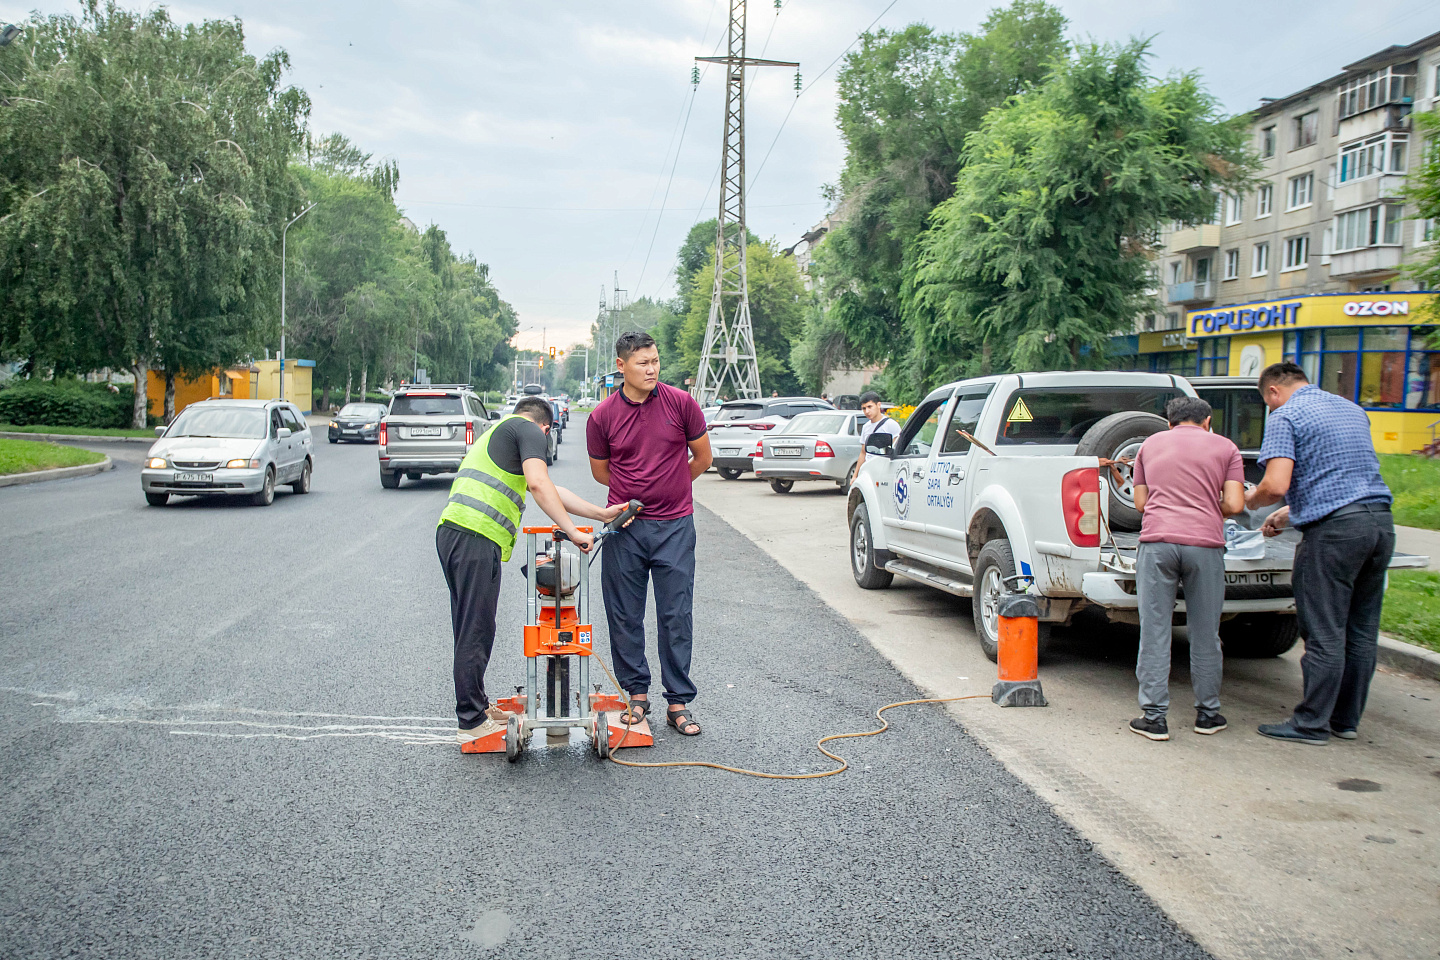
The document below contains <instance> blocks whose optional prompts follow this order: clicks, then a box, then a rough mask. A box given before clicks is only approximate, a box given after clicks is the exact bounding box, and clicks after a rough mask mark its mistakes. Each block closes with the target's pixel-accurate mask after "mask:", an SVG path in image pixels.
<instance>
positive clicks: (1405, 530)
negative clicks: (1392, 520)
mask: <svg viewBox="0 0 1440 960" xmlns="http://www.w3.org/2000/svg"><path fill="white" fill-rule="evenodd" d="M1395 550H1396V551H1397V552H1399V553H1418V554H1421V555H1423V556H1426V557H1429V558H1430V566H1429V567H1427V568H1426V569H1429V570H1440V530H1422V529H1421V528H1420V527H1402V526H1400V525H1399V524H1396V526H1395Z"/></svg>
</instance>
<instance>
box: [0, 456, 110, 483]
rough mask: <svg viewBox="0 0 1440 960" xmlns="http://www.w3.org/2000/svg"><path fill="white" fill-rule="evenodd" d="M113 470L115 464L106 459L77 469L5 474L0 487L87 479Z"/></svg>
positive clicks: (58, 468) (1, 478)
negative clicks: (77, 478)
mask: <svg viewBox="0 0 1440 960" xmlns="http://www.w3.org/2000/svg"><path fill="white" fill-rule="evenodd" d="M114 469H115V462H114V461H113V460H111V459H110V458H109V457H106V458H105V459H104V460H101V461H100V462H99V463H84V464H81V465H80V466H78V467H56V468H55V469H53V470H31V471H30V472H29V473H11V474H7V475H5V476H3V477H0V487H17V486H19V485H20V484H22V483H41V482H43V481H45V480H67V479H69V478H71V477H89V476H93V475H94V474H97V473H104V472H105V471H106V470H114Z"/></svg>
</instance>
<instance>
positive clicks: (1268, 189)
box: [1255, 183, 1275, 220]
mask: <svg viewBox="0 0 1440 960" xmlns="http://www.w3.org/2000/svg"><path fill="white" fill-rule="evenodd" d="M1274 206H1275V184H1273V183H1262V184H1261V185H1260V189H1259V190H1256V191H1255V219H1256V220H1259V219H1260V218H1261V217H1268V216H1270V211H1271V210H1272V209H1274Z"/></svg>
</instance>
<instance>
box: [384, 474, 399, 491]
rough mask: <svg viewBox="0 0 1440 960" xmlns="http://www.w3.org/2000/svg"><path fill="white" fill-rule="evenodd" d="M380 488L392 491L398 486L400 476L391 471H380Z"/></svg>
mask: <svg viewBox="0 0 1440 960" xmlns="http://www.w3.org/2000/svg"><path fill="white" fill-rule="evenodd" d="M380 486H382V487H384V488H385V489H386V490H394V489H396V488H397V487H399V486H400V474H398V473H395V472H394V471H393V470H381V471H380Z"/></svg>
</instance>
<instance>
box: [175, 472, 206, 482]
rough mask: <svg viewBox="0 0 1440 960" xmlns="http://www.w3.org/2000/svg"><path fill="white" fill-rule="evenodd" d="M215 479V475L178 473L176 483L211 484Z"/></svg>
mask: <svg viewBox="0 0 1440 960" xmlns="http://www.w3.org/2000/svg"><path fill="white" fill-rule="evenodd" d="M214 479H215V474H213V473H177V474H175V482H176V483H210V482H211V481H213V480H214Z"/></svg>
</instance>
